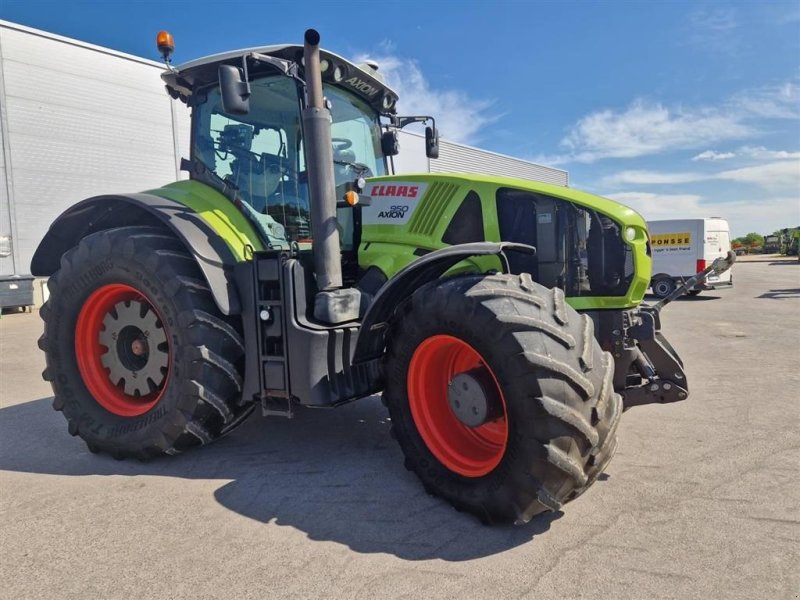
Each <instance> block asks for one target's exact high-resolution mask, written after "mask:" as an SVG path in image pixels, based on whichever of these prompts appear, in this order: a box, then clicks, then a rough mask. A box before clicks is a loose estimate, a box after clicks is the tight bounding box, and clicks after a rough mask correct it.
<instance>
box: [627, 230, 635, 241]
mask: <svg viewBox="0 0 800 600" xmlns="http://www.w3.org/2000/svg"><path fill="white" fill-rule="evenodd" d="M625 239H626V240H628V241H629V242H632V241H633V240H635V239H636V229H634V228H633V227H626V228H625Z"/></svg>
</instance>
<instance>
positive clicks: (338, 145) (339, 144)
mask: <svg viewBox="0 0 800 600" xmlns="http://www.w3.org/2000/svg"><path fill="white" fill-rule="evenodd" d="M331 141H332V142H333V149H334V150H335V151H336V152H340V151H341V150H347V149H348V148H349V147H350V146H352V145H353V142H352V141H351V140H348V139H347V138H337V137H335V138H331Z"/></svg>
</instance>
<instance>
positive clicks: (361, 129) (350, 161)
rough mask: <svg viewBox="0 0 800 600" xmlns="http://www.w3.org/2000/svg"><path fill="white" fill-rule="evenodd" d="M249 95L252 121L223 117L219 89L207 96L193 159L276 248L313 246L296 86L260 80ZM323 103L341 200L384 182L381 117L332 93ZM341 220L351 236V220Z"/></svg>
mask: <svg viewBox="0 0 800 600" xmlns="http://www.w3.org/2000/svg"><path fill="white" fill-rule="evenodd" d="M250 87H251V96H250V112H249V113H248V114H246V115H229V114H227V113H225V111H224V110H223V108H222V101H221V98H220V92H219V88H217V87H214V88H211V89H209V90H208V93H207V99H206V101H205V102H204V103H202V104H200V105H198V106H197V107H195V109H194V111H195V113H194V115H193V117H194V118H193V127H194V130H193V132H192V134H193V135H192V157H193V158H194V159H196V160H199V161H200V162H202V163H203V164H204V165H205V166H206V167H207V168H208V169H209V170H211V171H213V173H214V174H216V175H217V177H218V178H219V179H220V180H221V181H222V182H224V184H225V185H226V186H230V187H232V188H235V189H236V190H237V194H238V196H239V198H241V200H243V201H244V202H246V203H247V205H248V206H249V207H250V208H251V209H252V210H251V211H250V212H251V213H252V215H253V216H254V217H255V218H256V219H257V220H258V221H259V222H260V224H261V225H262V227H263V229H264V230H265V232H266V234H267V235H268V236H269V237H270V238H274V239H270V240H269V241H270V242H276V243H277V242H281V241H285V242H291V241H297V242H304V241H308V240H309V239H310V236H311V228H310V209H309V202H308V175H307V172H306V165H305V155H304V148H303V132H302V124H301V118H300V100H299V95H298V89H297V85H296V84H295V82H294V81H293V80H292V79H290V78H288V77H284V76H280V75H276V76H269V77H261V78H257V79H254V80H253V81H251V83H250ZM325 96H326V98H327V99H328V100H329V101H330V103H331V115H332V117H333V122H332V124H331V133H332V137H333V161H334V165H333V166H334V174H335V177H336V186H337V198H338V197H339V196H342V195H343V194H344V191H345V187H344V186H345V184H346V183H347V182H352V181H354V180H355V179H357V178H358V177H371V176H373V175H384V174H386V163H385V159H384V157H383V155H382V153H381V146H380V133H381V132H380V122H379V119H378V116H377V114H375V112H374V111H373V110H372V109H371V108H369V107H368V106H367V105H366V104H365V103H363V102H362V101H361V100H359V99H358V98H356V97H355V96H353V95H351V94H349V93H348V92H346V91H344V90H340V89H337V88H335V87H333V86H326V87H325ZM341 216H342V221H343V223H342V225H343V227H344V228H345V229H347V228H348V227H349V219H348V215H341ZM343 233H346V232H343ZM344 237H347V236H346V235H345V236H344Z"/></svg>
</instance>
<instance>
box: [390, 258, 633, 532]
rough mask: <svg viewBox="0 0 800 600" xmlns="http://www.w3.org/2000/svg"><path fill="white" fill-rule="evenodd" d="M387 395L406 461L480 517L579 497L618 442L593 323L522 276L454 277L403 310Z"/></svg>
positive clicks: (615, 402)
mask: <svg viewBox="0 0 800 600" xmlns="http://www.w3.org/2000/svg"><path fill="white" fill-rule="evenodd" d="M389 344H390V347H389V351H388V356H387V362H386V387H385V391H384V394H383V397H384V401H385V403H386V405H387V407H388V409H389V413H390V416H391V419H392V426H393V435H394V437H395V438H396V439H397V441H398V442H399V443H400V446H401V448H402V450H403V452H404V454H405V456H406V467H407V468H408V469H410V470H412V471H414V472H415V473H416V474H417V476H418V477H419V478H420V479H421V480H422V484H423V486H424V487H425V489H426V490H427V491H428V492H429V493H431V494H434V495H438V496H441V497H443V498H445V499H446V500H448V501H449V502H450V503H451V504H453V506H455V507H456V508H457V509H459V510H463V511H467V512H470V513H472V514H474V515H475V516H477V517H478V518H479V519H481V520H482V521H484V522H485V523H509V522H514V523H518V524H519V523H526V522H528V521H529V520H530V519H531V518H532V517H533V516H534V515H536V514H538V513H540V512H544V511H554V510H558V509H559V508H560V507H561V506H562V505H563V504H564V503H566V502H568V501H569V500H572V499H573V498H575V497H577V496H578V495H580V494H581V493H583V492H584V491H585V490H586V489H587V488H588V487H589V486H590V485H591V484H592V483H593V482H594V481H595V480H596V479H597V477H598V475H600V473H601V472H602V471H603V469H604V468H605V466H606V465H607V464H608V462H609V461H610V460H611V458H612V456H613V454H614V451H615V449H616V429H617V425H618V423H619V419H620V416H621V415H622V398H621V397H620V396H619V395H618V394H616V393H615V392H614V389H613V384H612V378H613V371H614V361H613V359H612V357H611V355H610V354H608V353H607V352H603V351H602V350H601V349H600V346H599V345H598V343H597V341H596V339H595V338H594V326H593V322H592V320H591V319H590V318H589V317H588V316H585V315H580V314H578V313H577V312H575V311H574V310H573V309H572V308H571V307H570V306H569V305H567V304H566V302H565V301H564V294H563V292H562V291H561V290H560V289H547V288H545V287H543V286H541V285H539V284H537V283H535V282H533V281H532V280H531V277H530V275H528V274H522V275H519V276H516V275H488V276H467V277H457V278H453V279H449V280H444V281H438V282H433V283H431V284H428V285H426V286H424V287H422V288H420V289H419V290H417V291H416V292H415V293H414V295H413V296H412V298H411V299H410V301H409V302H407V303H406V304H404V305H403V306H402V308H401V309H400V314H399V316H398V318H397V320H396V322H395V324H394V327H393V328H392V333H391V338H390V342H389Z"/></svg>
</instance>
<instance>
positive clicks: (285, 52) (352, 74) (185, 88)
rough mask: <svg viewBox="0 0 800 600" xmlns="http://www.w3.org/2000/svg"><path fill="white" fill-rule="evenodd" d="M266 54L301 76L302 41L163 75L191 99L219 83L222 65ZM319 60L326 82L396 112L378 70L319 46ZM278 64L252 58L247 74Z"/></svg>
mask: <svg viewBox="0 0 800 600" xmlns="http://www.w3.org/2000/svg"><path fill="white" fill-rule="evenodd" d="M258 54H261V55H267V56H271V57H274V58H279V59H282V60H287V61H291V62H294V63H296V64H297V65H298V67H299V74H300V75H301V76H302V74H303V67H302V58H303V46H302V45H300V44H277V45H273V46H257V47H254V48H243V49H241V50H231V51H229V52H221V53H218V54H212V55H210V56H205V57H203V58H198V59H195V60H192V61H189V62H186V63H183V64H181V65H179V66H177V67H175V68H174V70H170V71H165V72H164V73H162V75H161V78H162V79H163V80H164V82H165V83H166V84H167V89H168V90H169V92H170V94H171V95H172V96H173V97H174V98H180V99H181V100H183V101H184V102H188V101H189V99H190V98H191V97H192V95H193V94H194V92H195V91H196V90H198V89H200V88H203V87H206V86H209V85H213V84H215V83H216V82H217V78H218V69H219V66H220V65H224V64H228V65H234V66H237V67H240V66H241V65H242V59H243V58H245V57H251V56H253V55H258ZM320 59H321V60H324V61H327V63H328V68H327V69H325V71H323V74H322V78H323V81H324V82H326V83H328V84H333V85H336V86H338V87H341V88H342V89H345V90H348V91H350V92H352V93H354V94H356V95H357V96H359V97H361V98H362V99H364V100H365V101H366V102H367V103H368V104H370V105H371V106H373V108H375V109H376V110H377V111H379V112H381V113H384V114H393V113H394V110H395V106H396V104H397V93H396V92H395V91H394V90H392V89H391V88H390V87H388V86H387V85H386V84H385V83H384V82H383V78H382V77H381V75H380V74H379V73H378V72H377V70H374V69H372V68H371V67H369V66H367V65H356V64H354V63H352V62H350V61H349V60H347V59H346V58H343V57H341V56H339V55H338V54H334V53H333V52H329V51H327V50H324V49H320ZM337 66H338V67H341V72H342V74H343V76H342V77H341V79H340V80H337V81H335V80H334V78H333V77H334V70H335V68H336V67H337ZM275 72H276V71H275V67H273V66H271V65H269V64H266V63H263V62H259V61H258V60H255V59H253V58H251V59H249V60H248V73H249V74H250V76H251V77H253V76H258V75H260V74H263V73H275Z"/></svg>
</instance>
